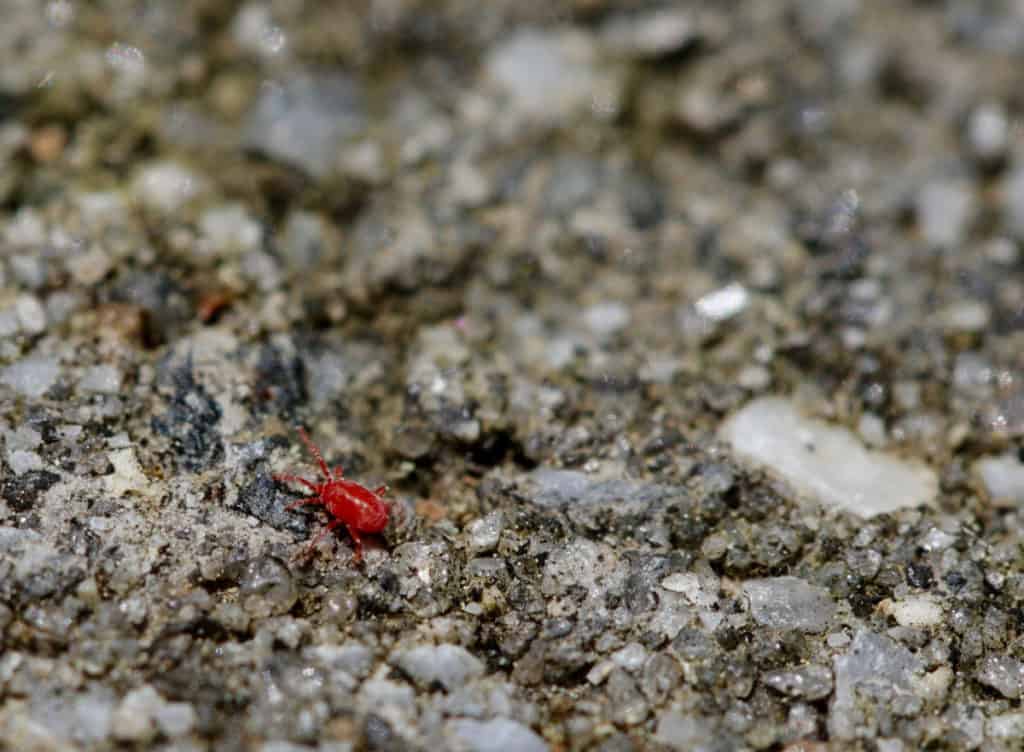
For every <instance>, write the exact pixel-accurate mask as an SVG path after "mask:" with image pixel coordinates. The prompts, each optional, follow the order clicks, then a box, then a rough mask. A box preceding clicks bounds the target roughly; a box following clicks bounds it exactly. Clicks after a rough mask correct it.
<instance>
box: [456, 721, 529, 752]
mask: <svg viewBox="0 0 1024 752" xmlns="http://www.w3.org/2000/svg"><path fill="white" fill-rule="evenodd" d="M446 729H447V735H448V737H449V738H450V739H451V740H452V742H453V747H452V749H453V750H460V751H462V752H547V750H548V745H547V742H545V741H544V740H543V739H542V738H541V737H540V736H538V735H537V734H536V733H534V732H533V731H532V730H530V729H529V728H528V727H526V726H524V725H523V724H521V723H519V722H517V721H513V720H511V719H509V718H492V719H491V720H489V721H474V720H470V719H461V718H460V719H456V720H453V721H449V722H448V724H447V726H446Z"/></svg>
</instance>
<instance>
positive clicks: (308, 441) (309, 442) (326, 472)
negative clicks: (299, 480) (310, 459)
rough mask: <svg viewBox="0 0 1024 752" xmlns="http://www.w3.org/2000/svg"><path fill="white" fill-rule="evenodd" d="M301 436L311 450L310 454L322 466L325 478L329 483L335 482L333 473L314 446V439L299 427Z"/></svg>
mask: <svg viewBox="0 0 1024 752" xmlns="http://www.w3.org/2000/svg"><path fill="white" fill-rule="evenodd" d="M299 436H300V437H301V439H302V441H303V443H305V445H306V448H307V449H309V451H310V453H311V454H312V455H313V456H314V457H315V458H316V461H317V464H318V465H320V470H321V471H322V472H323V474H324V477H325V478H327V480H328V481H332V480H334V478H332V477H331V471H330V470H328V469H327V463H326V462H324V457H323V455H322V454H320V450H319V449H317V448H316V444H314V443H313V441H312V439H310V438H309V434H307V433H306V429H305V428H303V427H302V426H299Z"/></svg>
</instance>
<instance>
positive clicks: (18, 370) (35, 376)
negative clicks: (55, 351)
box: [0, 357, 60, 397]
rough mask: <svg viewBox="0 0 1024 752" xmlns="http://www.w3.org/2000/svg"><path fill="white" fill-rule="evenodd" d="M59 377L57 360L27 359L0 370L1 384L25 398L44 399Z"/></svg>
mask: <svg viewBox="0 0 1024 752" xmlns="http://www.w3.org/2000/svg"><path fill="white" fill-rule="evenodd" d="M59 376H60V365H59V364H58V363H57V359H56V358H38V357H37V358H25V359H24V360H19V361H17V362H16V363H12V364H11V365H9V366H7V367H6V368H4V369H3V370H0V383H2V384H6V385H7V386H9V387H11V388H12V389H14V391H16V392H19V393H20V394H22V395H24V396H25V397H42V396H43V395H44V394H45V393H46V392H47V390H48V389H49V388H50V387H52V386H53V385H54V383H55V382H56V381H57V379H58V377H59Z"/></svg>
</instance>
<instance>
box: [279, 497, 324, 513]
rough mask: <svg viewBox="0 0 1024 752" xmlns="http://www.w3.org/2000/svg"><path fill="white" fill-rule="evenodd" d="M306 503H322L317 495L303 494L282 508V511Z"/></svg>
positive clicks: (287, 510) (290, 509)
mask: <svg viewBox="0 0 1024 752" xmlns="http://www.w3.org/2000/svg"><path fill="white" fill-rule="evenodd" d="M307 504H323V500H321V498H320V497H319V496H305V497H303V498H301V499H296V500H295V501H293V502H292V503H291V504H289V505H288V506H286V507H285V508H284V511H286V512H290V511H292V510H293V509H295V508H296V507H303V506H306V505H307Z"/></svg>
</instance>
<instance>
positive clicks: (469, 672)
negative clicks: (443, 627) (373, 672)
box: [389, 644, 484, 691]
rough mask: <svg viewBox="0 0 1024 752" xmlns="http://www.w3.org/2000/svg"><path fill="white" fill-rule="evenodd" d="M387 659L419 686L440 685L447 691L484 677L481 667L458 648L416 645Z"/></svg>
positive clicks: (477, 661)
mask: <svg viewBox="0 0 1024 752" xmlns="http://www.w3.org/2000/svg"><path fill="white" fill-rule="evenodd" d="M389 660H390V662H391V663H393V664H394V665H396V666H398V667H399V668H400V669H402V670H403V671H404V672H405V673H407V674H408V675H409V676H411V677H412V678H413V679H414V680H415V681H416V683H417V684H419V685H420V686H423V687H430V686H432V685H434V684H440V685H441V686H442V687H444V688H445V689H446V690H447V691H451V690H453V689H455V688H457V687H460V686H462V685H463V684H465V683H466V682H467V681H469V680H471V679H475V678H477V677H480V676H483V674H484V664H483V663H481V662H480V660H479V659H478V658H476V656H474V655H473V654H472V653H470V652H469V651H468V650H466V649H465V648H463V647H460V646H459V645H448V644H445V645H436V646H435V645H418V646H417V647H414V648H407V649H399V650H397V651H396V652H395V653H393V654H392V655H391V657H390V659H389Z"/></svg>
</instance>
